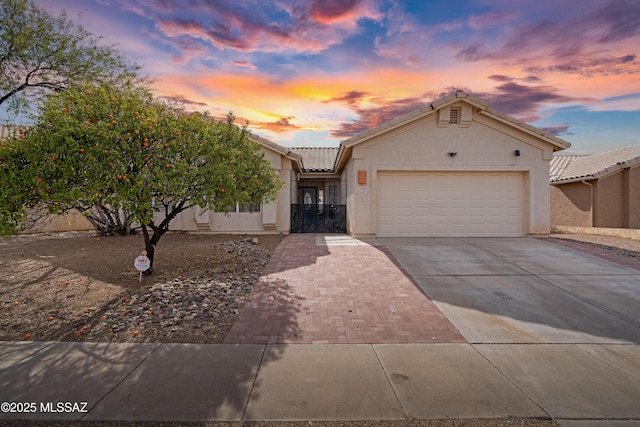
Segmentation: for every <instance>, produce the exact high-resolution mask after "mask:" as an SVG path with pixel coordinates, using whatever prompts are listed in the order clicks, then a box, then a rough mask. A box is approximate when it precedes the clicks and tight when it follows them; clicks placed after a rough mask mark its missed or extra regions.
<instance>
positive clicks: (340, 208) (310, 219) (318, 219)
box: [291, 204, 347, 233]
mask: <svg viewBox="0 0 640 427" xmlns="http://www.w3.org/2000/svg"><path fill="white" fill-rule="evenodd" d="M291 232H292V233H346V232H347V205H318V204H298V205H291Z"/></svg>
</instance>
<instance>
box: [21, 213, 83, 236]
mask: <svg viewBox="0 0 640 427" xmlns="http://www.w3.org/2000/svg"><path fill="white" fill-rule="evenodd" d="M31 217H33V215H31ZM89 230H95V227H94V226H93V225H91V223H90V222H89V221H88V220H87V219H86V218H85V217H84V216H82V214H81V213H80V212H79V211H78V210H76V209H72V210H71V211H69V212H68V213H66V214H64V215H47V216H45V217H43V218H42V219H40V220H39V221H38V222H36V223H35V225H34V226H33V227H30V228H28V229H26V230H24V232H25V233H57V232H62V231H89Z"/></svg>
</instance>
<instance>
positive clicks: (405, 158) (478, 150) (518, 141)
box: [346, 104, 553, 236]
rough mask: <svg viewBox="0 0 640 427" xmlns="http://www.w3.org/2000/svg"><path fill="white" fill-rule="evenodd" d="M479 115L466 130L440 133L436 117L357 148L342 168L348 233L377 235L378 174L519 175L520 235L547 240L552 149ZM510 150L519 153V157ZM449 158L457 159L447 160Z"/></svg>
mask: <svg viewBox="0 0 640 427" xmlns="http://www.w3.org/2000/svg"><path fill="white" fill-rule="evenodd" d="M462 105H465V104H462ZM467 105H468V104H467ZM465 108H466V106H465ZM463 112H464V110H463ZM477 113H478V112H477V111H473V121H472V122H471V123H470V125H469V126H468V127H460V126H458V125H456V124H451V125H448V126H447V127H438V125H437V115H438V114H437V113H435V114H431V115H429V116H426V117H424V118H421V119H418V120H415V121H413V122H410V123H407V124H404V125H403V126H401V127H399V128H396V129H393V130H390V131H388V132H386V133H384V134H381V135H378V136H375V137H373V138H372V139H370V140H367V141H364V142H362V143H360V144H358V145H355V146H354V147H353V151H352V155H351V157H350V159H349V160H348V164H347V167H346V168H347V171H348V174H349V177H348V211H347V226H348V231H349V232H350V233H351V234H354V235H356V236H372V235H375V234H376V233H377V214H378V213H377V212H378V201H377V175H378V172H380V171H407V170H412V171H511V172H513V171H518V172H522V173H523V175H524V186H525V189H524V194H525V196H524V197H525V200H524V201H523V206H524V212H525V214H524V215H525V218H523V224H524V228H525V229H524V230H523V234H525V235H546V234H548V233H549V229H550V218H549V217H550V214H549V211H550V200H549V161H550V159H551V157H552V154H553V153H552V146H551V144H549V143H546V142H544V141H541V140H540V139H538V138H536V137H534V136H532V135H530V134H528V133H525V132H522V131H519V130H517V129H515V128H513V126H510V125H507V124H504V123H502V122H499V121H497V120H494V119H492V118H490V117H488V116H483V115H478V114H477ZM514 150H520V157H515V156H514ZM449 152H456V153H458V154H457V155H456V156H455V157H450V156H448V155H447V153H449ZM360 170H364V171H366V172H367V184H366V185H358V183H357V179H356V177H357V171H360Z"/></svg>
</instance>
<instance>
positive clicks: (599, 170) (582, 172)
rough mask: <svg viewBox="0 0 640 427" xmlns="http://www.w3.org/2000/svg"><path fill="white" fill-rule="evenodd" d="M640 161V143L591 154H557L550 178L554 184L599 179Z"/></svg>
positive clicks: (552, 163)
mask: <svg viewBox="0 0 640 427" xmlns="http://www.w3.org/2000/svg"><path fill="white" fill-rule="evenodd" d="M638 163H640V145H634V146H632V147H626V148H620V149H618V150H613V151H607V152H604V153H599V154H592V155H590V156H555V157H554V158H553V159H552V160H551V168H550V174H549V178H550V180H551V183H552V184H564V183H568V182H574V181H582V180H589V179H598V178H601V177H603V176H605V175H609V174H611V173H613V172H615V171H618V170H620V169H624V168H628V167H631V166H634V165H636V164H638Z"/></svg>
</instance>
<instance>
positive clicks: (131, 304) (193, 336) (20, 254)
mask: <svg viewBox="0 0 640 427" xmlns="http://www.w3.org/2000/svg"><path fill="white" fill-rule="evenodd" d="M251 237H252V236H233V235H206V234H182V233H180V234H167V235H165V236H163V237H162V239H161V240H160V242H159V243H158V247H157V250H156V258H155V261H154V273H153V275H151V276H149V277H143V278H142V282H139V273H138V271H137V270H135V269H134V268H133V261H134V259H135V257H136V256H137V255H139V254H140V253H141V250H142V249H143V247H144V243H143V238H142V236H141V235H134V236H126V237H96V236H95V235H93V234H91V233H63V234H57V235H33V236H18V237H13V238H10V239H5V240H0V304H2V310H0V340H2V341H16V340H24V339H31V340H34V341H36V340H37V341H47V340H53V341H96V342H180V343H220V342H222V341H223V340H224V337H225V336H226V334H227V332H228V330H229V329H230V328H231V325H232V324H233V322H234V321H235V318H236V317H237V315H238V313H239V310H240V309H241V308H242V305H243V303H244V299H245V298H246V296H247V295H248V294H249V293H250V292H251V286H252V284H253V283H254V282H255V280H256V279H257V278H258V277H259V276H260V274H261V272H262V270H263V268H264V266H265V265H266V263H267V262H268V260H269V258H270V255H271V253H272V252H273V250H274V249H275V247H276V246H277V245H278V243H280V241H281V240H282V239H283V237H282V236H258V244H257V245H256V244H252V243H251V242H250V238H251ZM247 240H249V241H247Z"/></svg>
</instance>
